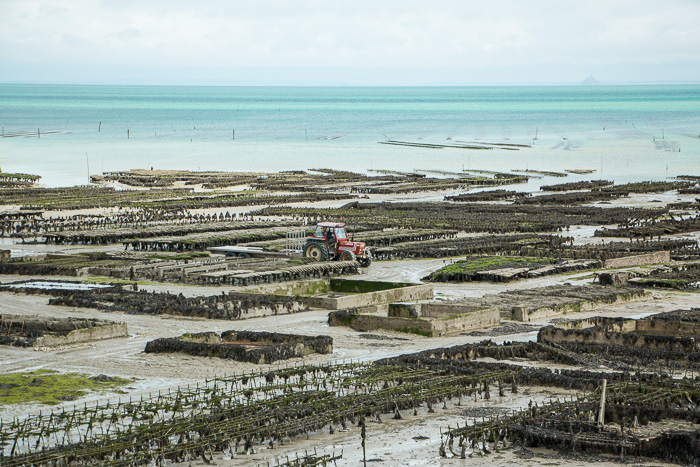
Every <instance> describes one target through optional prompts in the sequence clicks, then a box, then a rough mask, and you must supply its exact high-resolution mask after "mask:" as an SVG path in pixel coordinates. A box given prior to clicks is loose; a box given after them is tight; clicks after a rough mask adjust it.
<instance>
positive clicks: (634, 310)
mask: <svg viewBox="0 0 700 467" xmlns="http://www.w3.org/2000/svg"><path fill="white" fill-rule="evenodd" d="M442 196H444V193H440V194H435V195H434V194H431V195H429V196H428V198H431V199H432V198H433V197H435V198H437V197H442ZM378 198H379V197H377V196H373V197H372V199H368V200H367V201H377V200H378ZM385 198H386V200H392V201H400V200H406V199H407V198H417V197H414V196H411V197H406V196H403V197H401V198H396V197H390V196H386V197H385ZM394 198H396V199H394ZM425 198H426V196H425V195H423V196H422V199H425ZM660 198H663V201H664V202H672V201H675V200H676V199H677V198H680V197H679V196H677V195H633V196H631V197H630V198H626V199H620V200H619V201H616V205H618V204H617V203H621V204H624V205H632V206H638V205H640V204H641V205H652V204H656V203H655V200H657V199H660ZM411 200H415V199H411ZM362 201H363V200H361V202H362ZM342 204H344V202H333V203H330V202H329V203H328V205H329V206H335V205H342ZM258 208H259V206H257V207H256V209H258ZM211 211H212V212H213V211H217V212H219V211H221V210H211ZM241 212H242V211H241ZM63 214H65V213H63ZM596 228H598V227H586V228H580V229H578V228H576V227H572V232H571V233H567V232H564V233H562V234H565V235H568V234H573V235H574V236H575V237H576V242H577V243H578V242H581V243H586V242H598V241H603V240H604V239H599V238H592V234H593V232H594V230H595V229H596ZM686 235H688V234H686ZM3 243H4V245H3V246H0V248H7V247H10V248H11V249H12V250H13V256H16V253H15V252H17V253H19V254H37V253H46V252H49V251H51V252H54V251H55V252H58V251H74V250H80V251H90V250H99V251H105V250H106V249H109V250H111V249H114V251H120V250H122V249H123V247H122V246H120V245H115V246H109V247H66V246H60V247H59V246H55V245H54V246H47V245H21V244H13V245H11V246H10V243H13V242H10V241H9V240H8V239H3ZM451 261H454V260H453V259H435V260H416V261H408V260H405V261H387V262H375V263H374V264H373V265H372V266H371V267H370V268H369V269H366V270H363V271H362V272H363V274H361V275H359V276H357V278H363V279H370V280H387V281H400V282H417V281H419V280H420V278H421V277H424V276H426V275H427V274H429V273H430V272H432V271H434V270H436V269H438V268H440V267H442V266H443V265H445V264H446V263H449V262H451ZM20 279H27V277H18V276H1V275H0V283H7V282H14V281H17V280H20ZM48 279H51V280H56V279H61V278H59V277H56V276H51V277H48ZM63 279H66V280H75V278H63ZM591 281H592V278H591V274H590V273H581V272H579V273H574V274H566V275H556V276H547V277H543V278H538V279H529V280H522V281H518V282H511V283H482V282H471V283H465V284H449V283H447V284H444V283H438V284H435V285H434V290H435V296H436V298H437V299H456V298H464V297H481V296H483V295H485V294H492V293H498V292H503V291H506V290H520V289H529V288H534V287H542V286H547V285H554V284H562V283H566V282H570V283H572V284H574V285H579V284H585V283H590V282H591ZM140 288H141V289H146V290H157V291H169V292H172V293H183V294H184V295H187V296H196V295H213V294H220V293H222V292H226V291H229V290H236V289H237V288H235V287H205V286H190V285H177V284H167V283H161V284H149V285H141V286H140ZM653 295H654V299H653V300H650V301H645V302H633V303H626V304H619V305H616V306H607V307H602V308H600V309H598V310H596V311H594V312H582V313H575V314H573V315H567V316H564V318H576V319H578V318H586V317H591V316H615V317H634V318H638V317H643V316H646V315H649V314H653V313H659V312H664V311H672V310H677V309H688V308H691V307H694V306H695V307H697V306H700V298H699V297H698V295H696V294H689V293H679V292H663V291H656V292H654V293H653ZM0 312H2V313H11V314H18V315H27V316H30V315H38V316H42V317H83V318H100V319H110V320H114V321H119V322H125V323H127V325H128V328H129V334H130V335H129V337H128V338H119V339H110V340H105V341H100V342H93V343H86V344H79V345H72V346H66V347H61V348H50V349H48V348H40V349H32V348H14V347H3V348H0V371H2V372H20V371H32V370H36V369H53V370H58V371H60V372H80V373H87V374H89V375H99V374H105V375H109V376H119V377H128V378H133V379H134V382H133V383H132V384H130V385H128V386H127V387H126V388H125V389H124V390H125V391H126V392H127V393H126V394H115V393H112V394H107V393H103V394H92V395H89V396H86V397H84V398H81V399H79V400H76V401H71V402H66V403H65V406H66V407H72V406H73V405H78V404H79V405H82V404H83V403H85V402H87V403H90V402H91V401H94V400H97V399H100V400H102V399H106V398H115V399H116V398H122V400H123V399H124V398H129V397H138V396H139V395H142V394H148V393H150V392H158V391H159V390H164V389H168V388H174V387H177V386H187V385H193V384H197V383H198V382H202V381H204V380H205V378H211V377H213V376H215V375H230V374H233V373H242V372H250V371H253V370H255V371H259V370H260V369H261V367H260V366H258V365H254V364H250V363H241V362H235V361H230V360H222V359H217V358H201V357H190V356H187V355H175V354H170V355H168V354H164V355H157V354H145V353H144V352H143V350H144V347H145V345H146V343H147V342H148V341H150V340H153V339H156V338H161V337H174V336H179V335H182V334H184V333H188V332H189V333H195V332H204V331H216V332H222V331H227V330H231V329H235V330H251V331H271V332H293V333H297V334H306V335H329V336H331V337H333V340H334V352H333V354H332V355H310V356H309V357H307V358H304V359H294V360H290V361H288V362H285V363H282V364H273V365H271V366H269V367H272V368H277V367H279V366H282V367H284V366H287V365H296V364H300V363H305V364H316V363H325V362H330V361H342V360H350V359H353V360H362V361H371V360H376V359H380V358H385V357H390V356H397V355H401V354H404V353H410V352H417V351H420V350H425V349H430V348H435V347H448V346H452V345H457V344H464V343H470V342H479V341H481V340H483V339H486V338H490V339H492V340H493V341H495V342H504V341H513V340H535V339H536V335H537V330H538V329H539V328H540V327H542V326H544V325H547V324H549V323H550V322H551V321H552V320H553V319H561V318H562V316H557V317H552V318H546V319H540V320H536V321H533V322H530V323H528V324H527V325H520V326H514V327H512V328H511V331H512V332H511V333H508V334H503V333H492V335H489V333H486V335H467V334H464V335H458V336H450V337H437V338H428V337H422V336H417V335H413V334H399V333H390V332H383V331H376V332H372V333H359V332H356V331H353V330H351V329H348V328H344V327H329V326H328V325H327V315H328V311H327V310H313V311H309V312H304V313H298V314H292V315H282V316H270V317H263V318H253V319H247V320H240V321H222V320H207V319H188V318H183V317H176V316H168V315H163V316H151V315H131V314H123V313H105V312H99V311H96V310H92V309H83V308H69V307H62V306H49V305H48V297H47V296H41V295H23V294H15V293H5V292H3V293H1V294H0ZM571 395H575V393H571V392H566V391H564V390H559V389H552V390H548V389H542V388H522V390H521V392H520V393H519V394H518V395H517V397H515V398H513V396H506V397H493V398H492V399H491V400H489V401H486V400H484V401H482V400H479V401H478V402H474V401H469V402H467V401H464V400H463V401H462V405H461V406H457V405H456V402H457V401H452V403H448V404H447V408H446V409H443V408H442V407H440V408H437V409H436V413H434V414H428V413H427V410H425V409H423V410H422V411H420V412H419V414H418V415H417V416H414V415H413V413H402V415H403V417H404V418H403V420H392V419H391V416H390V415H387V416H385V417H383V422H382V423H376V422H369V423H368V425H367V432H368V441H367V460H368V465H370V466H390V465H446V466H451V465H581V466H583V465H590V462H591V461H598V462H600V459H591V458H561V457H560V456H559V454H557V453H554V452H551V451H545V450H542V451H538V450H529V451H516V450H512V449H511V450H507V451H503V452H501V453H493V454H491V455H489V456H487V457H474V458H469V459H465V460H462V459H444V458H441V457H440V456H439V454H438V449H439V447H440V429H441V428H443V429H446V428H447V427H448V426H450V427H454V426H455V425H456V424H457V423H459V424H460V425H462V424H464V423H465V422H466V421H469V420H473V419H474V418H479V419H480V417H481V415H489V414H491V413H497V412H499V411H502V412H505V411H508V410H510V409H512V408H515V407H522V406H525V405H527V403H528V402H529V401H530V400H533V401H545V400H549V399H551V398H556V397H557V396H559V397H563V396H571ZM60 408H61V406H52V407H45V406H44V407H40V406H37V405H22V406H19V405H17V406H3V405H0V418H3V419H8V418H12V417H23V416H26V415H27V414H29V413H37V412H39V411H44V412H45V411H47V410H50V409H53V410H56V409H60ZM359 433H360V429H359V428H358V427H349V431H346V432H341V431H340V430H339V427H336V433H335V434H334V435H329V434H328V429H325V430H324V431H323V432H322V433H317V434H315V435H312V436H310V437H309V438H308V439H307V438H305V437H302V438H300V439H295V440H290V442H289V443H286V444H284V445H282V446H276V447H275V448H274V449H269V448H265V449H259V450H258V452H256V453H254V454H250V455H247V456H241V455H239V456H237V457H236V458H235V459H230V458H226V457H225V456H222V455H217V456H216V457H215V459H214V462H215V463H216V464H217V465H234V466H242V465H268V464H269V465H275V464H276V463H277V462H283V461H284V460H285V459H286V457H287V456H289V458H290V459H291V458H294V457H295V455H296V454H297V453H299V454H303V453H304V451H305V450H306V451H309V452H312V451H313V450H314V449H316V450H317V452H318V453H319V454H331V453H333V452H335V453H336V454H339V453H340V452H342V453H343V459H342V460H341V461H338V465H358V464H359V463H360V462H361V460H362V451H361V447H360V434H359ZM613 461H614V460H613ZM613 464H615V465H619V464H616V463H615V462H603V463H598V464H597V465H613ZM191 465H204V463H203V461H202V460H201V459H198V460H197V461H194V462H192V464H191ZM644 465H664V464H662V463H658V462H653V463H647V462H645V463H644Z"/></svg>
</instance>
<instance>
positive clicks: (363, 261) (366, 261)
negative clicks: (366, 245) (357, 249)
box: [360, 250, 372, 268]
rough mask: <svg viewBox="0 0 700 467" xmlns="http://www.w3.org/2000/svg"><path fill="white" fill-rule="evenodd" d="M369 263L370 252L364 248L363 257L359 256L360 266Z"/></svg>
mask: <svg viewBox="0 0 700 467" xmlns="http://www.w3.org/2000/svg"><path fill="white" fill-rule="evenodd" d="M370 264H372V252H371V251H369V250H365V257H364V258H360V266H362V267H363V268H368V267H369V265H370Z"/></svg>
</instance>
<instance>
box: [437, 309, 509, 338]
mask: <svg viewBox="0 0 700 467" xmlns="http://www.w3.org/2000/svg"><path fill="white" fill-rule="evenodd" d="M430 323H431V324H432V328H433V336H444V335H447V334H458V333H461V332H464V331H469V330H472V329H483V328H488V327H493V326H498V325H499V324H500V323H501V313H500V312H499V311H498V310H497V309H496V308H487V309H485V310H478V311H471V312H467V313H462V314H458V315H453V316H449V317H445V318H437V319H431V320H430Z"/></svg>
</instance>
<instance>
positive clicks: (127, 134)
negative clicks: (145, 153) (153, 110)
mask: <svg viewBox="0 0 700 467" xmlns="http://www.w3.org/2000/svg"><path fill="white" fill-rule="evenodd" d="M130 138H131V136H130V135H129V130H128V129H127V130H126V139H130Z"/></svg>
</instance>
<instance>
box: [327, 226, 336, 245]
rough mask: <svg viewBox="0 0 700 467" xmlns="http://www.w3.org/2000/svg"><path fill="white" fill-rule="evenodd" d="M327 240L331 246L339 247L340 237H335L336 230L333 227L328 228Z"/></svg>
mask: <svg viewBox="0 0 700 467" xmlns="http://www.w3.org/2000/svg"><path fill="white" fill-rule="evenodd" d="M326 241H327V242H328V247H329V248H332V249H333V250H335V249H336V248H338V245H337V243H338V239H336V238H335V231H334V230H333V228H331V227H328V228H327V229H326Z"/></svg>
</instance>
